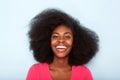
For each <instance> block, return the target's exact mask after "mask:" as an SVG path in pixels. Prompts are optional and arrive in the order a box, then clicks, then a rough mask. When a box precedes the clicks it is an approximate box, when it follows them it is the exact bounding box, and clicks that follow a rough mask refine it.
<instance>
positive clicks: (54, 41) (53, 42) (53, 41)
mask: <svg viewBox="0 0 120 80" xmlns="http://www.w3.org/2000/svg"><path fill="white" fill-rule="evenodd" d="M56 42H57V41H56V40H52V39H51V47H52V46H54V45H55V44H56Z"/></svg>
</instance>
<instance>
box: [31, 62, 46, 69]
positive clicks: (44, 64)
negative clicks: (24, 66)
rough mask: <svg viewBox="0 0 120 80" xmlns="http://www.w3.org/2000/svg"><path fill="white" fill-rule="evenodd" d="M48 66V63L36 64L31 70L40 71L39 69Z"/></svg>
mask: <svg viewBox="0 0 120 80" xmlns="http://www.w3.org/2000/svg"><path fill="white" fill-rule="evenodd" d="M47 66H48V64H47V63H35V64H33V65H32V66H31V68H38V69H39V68H45V67H47Z"/></svg>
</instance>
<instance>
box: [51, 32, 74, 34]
mask: <svg viewBox="0 0 120 80" xmlns="http://www.w3.org/2000/svg"><path fill="white" fill-rule="evenodd" d="M53 34H59V33H57V32H53ZM64 34H72V33H71V32H65V33H64Z"/></svg>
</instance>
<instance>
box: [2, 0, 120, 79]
mask: <svg viewBox="0 0 120 80" xmlns="http://www.w3.org/2000/svg"><path fill="white" fill-rule="evenodd" d="M46 8H59V9H61V10H63V11H65V12H66V13H68V14H70V15H71V16H73V17H74V18H76V19H78V20H79V21H80V22H81V24H83V25H84V26H86V27H88V28H90V29H91V30H94V31H95V32H96V33H97V34H98V36H99V38H100V43H99V44H100V50H99V52H98V53H97V55H96V56H95V57H94V58H93V59H92V60H91V61H90V62H89V63H88V64H87V66H88V68H89V69H90V70H91V72H92V74H93V77H94V80H120V76H119V75H120V35H119V34H120V32H119V31H120V9H119V8H120V0H0V80H25V77H26V75H27V71H28V69H29V67H30V66H31V65H32V64H33V63H36V61H35V60H34V58H33V56H32V52H31V51H30V50H29V40H28V36H27V32H28V30H29V25H28V24H29V21H30V20H31V19H32V18H33V17H34V16H35V15H36V14H38V13H39V12H41V11H42V10H44V9H46Z"/></svg>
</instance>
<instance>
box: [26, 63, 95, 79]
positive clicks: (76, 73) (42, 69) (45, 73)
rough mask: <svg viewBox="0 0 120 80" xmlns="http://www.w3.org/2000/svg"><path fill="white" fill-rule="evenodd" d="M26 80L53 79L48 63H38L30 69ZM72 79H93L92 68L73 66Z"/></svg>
mask: <svg viewBox="0 0 120 80" xmlns="http://www.w3.org/2000/svg"><path fill="white" fill-rule="evenodd" d="M26 80H52V77H51V75H50V71H49V65H48V64H47V63H36V64H34V65H32V66H31V68H30V69H29V71H28V74H27V77H26ZM70 80H93V78H92V75H91V72H90V70H89V69H88V68H87V67H86V66H82V65H80V66H72V75H71V79H70Z"/></svg>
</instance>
